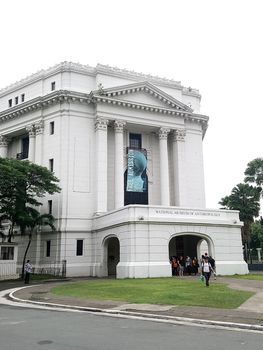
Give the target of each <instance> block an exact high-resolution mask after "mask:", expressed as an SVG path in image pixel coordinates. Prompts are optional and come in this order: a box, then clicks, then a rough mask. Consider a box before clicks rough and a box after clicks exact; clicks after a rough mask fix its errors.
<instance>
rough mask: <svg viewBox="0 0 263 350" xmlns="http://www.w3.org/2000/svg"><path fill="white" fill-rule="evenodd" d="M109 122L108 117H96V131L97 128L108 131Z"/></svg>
mask: <svg viewBox="0 0 263 350" xmlns="http://www.w3.org/2000/svg"><path fill="white" fill-rule="evenodd" d="M108 124H109V121H108V119H105V118H101V117H97V118H96V119H95V131H97V130H104V131H106V130H107V127H108Z"/></svg>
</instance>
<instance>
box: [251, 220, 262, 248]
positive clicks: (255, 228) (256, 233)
mask: <svg viewBox="0 0 263 350" xmlns="http://www.w3.org/2000/svg"><path fill="white" fill-rule="evenodd" d="M250 248H254V249H255V248H263V219H262V217H261V218H260V220H256V221H255V222H254V223H253V224H252V225H251V242H250Z"/></svg>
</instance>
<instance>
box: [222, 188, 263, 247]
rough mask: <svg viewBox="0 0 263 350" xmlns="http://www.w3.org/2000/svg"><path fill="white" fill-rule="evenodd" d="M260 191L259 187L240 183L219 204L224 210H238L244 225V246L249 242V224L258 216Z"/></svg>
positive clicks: (242, 230) (242, 231)
mask: <svg viewBox="0 0 263 350" xmlns="http://www.w3.org/2000/svg"><path fill="white" fill-rule="evenodd" d="M261 191H262V188H261V187H253V186H251V185H248V184H243V183H240V184H238V185H237V186H236V187H234V188H233V189H232V191H231V194H230V196H226V197H224V198H222V199H221V201H220V202H219V204H221V205H223V207H224V209H231V210H239V218H240V221H243V223H244V226H243V227H242V229H241V233H242V241H243V244H245V245H247V244H248V243H249V242H250V232H251V224H252V223H253V222H254V218H256V217H258V215H259V210H260V194H261Z"/></svg>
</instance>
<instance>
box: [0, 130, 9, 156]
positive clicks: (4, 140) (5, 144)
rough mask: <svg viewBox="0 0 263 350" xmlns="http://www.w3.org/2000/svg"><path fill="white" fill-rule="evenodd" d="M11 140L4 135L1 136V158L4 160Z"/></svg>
mask: <svg viewBox="0 0 263 350" xmlns="http://www.w3.org/2000/svg"><path fill="white" fill-rule="evenodd" d="M9 141H10V140H9V138H8V137H6V136H4V135H0V157H2V158H6V157H7V147H8V142H9Z"/></svg>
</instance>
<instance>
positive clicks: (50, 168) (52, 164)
mask: <svg viewBox="0 0 263 350" xmlns="http://www.w3.org/2000/svg"><path fill="white" fill-rule="evenodd" d="M49 170H50V171H51V172H52V173H53V171H54V159H53V158H52V159H49Z"/></svg>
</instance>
